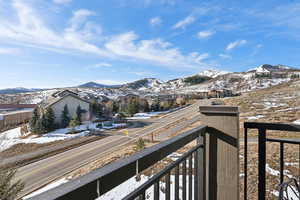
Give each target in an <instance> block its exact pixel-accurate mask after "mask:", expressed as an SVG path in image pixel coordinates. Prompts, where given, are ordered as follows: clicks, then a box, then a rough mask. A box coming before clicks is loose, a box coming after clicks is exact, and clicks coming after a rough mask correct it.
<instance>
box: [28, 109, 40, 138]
mask: <svg viewBox="0 0 300 200" xmlns="http://www.w3.org/2000/svg"><path fill="white" fill-rule="evenodd" d="M39 118H40V116H39V112H38V108H35V109H34V111H33V115H32V118H31V120H30V122H29V126H30V130H31V132H33V133H36V132H37V122H38V120H39Z"/></svg>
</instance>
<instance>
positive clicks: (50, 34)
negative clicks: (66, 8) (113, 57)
mask: <svg viewBox="0 0 300 200" xmlns="http://www.w3.org/2000/svg"><path fill="white" fill-rule="evenodd" d="M11 6H12V9H14V10H15V16H16V20H14V21H11V20H9V19H5V18H1V19H0V39H3V40H5V41H11V42H14V43H18V44H20V45H25V46H31V47H35V48H41V49H47V50H53V51H60V52H65V51H73V52H74V51H81V52H86V53H94V54H97V55H102V56H107V54H106V52H104V51H103V50H101V49H100V48H98V47H97V46H96V45H94V44H92V43H90V42H89V39H91V38H92V36H94V35H95V34H96V33H98V32H99V28H97V26H95V25H93V24H92V23H89V22H88V21H85V20H86V18H87V16H89V14H90V13H88V12H87V11H84V12H83V11H78V12H74V16H73V17H72V19H71V20H70V26H69V27H67V28H66V29H65V30H64V31H63V32H57V31H54V30H53V29H51V28H50V27H49V26H47V25H46V24H45V22H44V21H43V20H42V17H41V16H40V15H39V14H38V13H37V12H36V11H35V10H34V9H33V7H32V6H30V5H29V4H26V3H24V1H19V0H13V1H12V4H11ZM78 13H79V14H78ZM98 37H99V35H98Z"/></svg>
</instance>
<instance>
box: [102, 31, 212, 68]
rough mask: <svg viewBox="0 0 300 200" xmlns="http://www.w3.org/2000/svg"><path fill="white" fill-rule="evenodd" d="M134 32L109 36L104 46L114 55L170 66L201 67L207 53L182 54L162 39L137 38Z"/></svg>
mask: <svg viewBox="0 0 300 200" xmlns="http://www.w3.org/2000/svg"><path fill="white" fill-rule="evenodd" d="M138 39H139V36H138V35H137V34H135V33H134V32H132V31H131V32H127V33H124V34H120V35H117V36H114V37H112V38H111V40H110V41H109V42H108V43H106V45H105V47H106V48H107V49H108V50H109V51H111V52H112V53H114V54H115V55H118V56H122V57H125V58H130V59H138V60H144V61H148V62H152V63H155V64H159V65H163V66H167V67H171V68H178V67H180V68H182V67H187V68H201V67H203V66H204V65H205V64H204V63H203V60H205V59H206V58H208V56H209V55H208V54H207V53H203V54H199V53H197V52H192V53H190V54H188V55H184V54H183V53H182V52H180V51H179V49H177V48H175V47H173V45H172V44H171V43H169V42H166V41H164V40H162V39H153V40H138Z"/></svg>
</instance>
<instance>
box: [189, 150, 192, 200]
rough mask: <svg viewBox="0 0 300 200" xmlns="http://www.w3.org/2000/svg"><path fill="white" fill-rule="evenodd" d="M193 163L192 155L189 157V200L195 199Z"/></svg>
mask: <svg viewBox="0 0 300 200" xmlns="http://www.w3.org/2000/svg"><path fill="white" fill-rule="evenodd" d="M192 166H193V161H192V155H191V156H190V157H189V200H192V199H193V182H192V181H193V180H192V179H193V171H192V170H193V168H192Z"/></svg>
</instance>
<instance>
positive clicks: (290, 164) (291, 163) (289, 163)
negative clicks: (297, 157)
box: [284, 162, 299, 166]
mask: <svg viewBox="0 0 300 200" xmlns="http://www.w3.org/2000/svg"><path fill="white" fill-rule="evenodd" d="M284 164H285V165H286V166H297V165H299V163H297V162H285V163H284Z"/></svg>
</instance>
